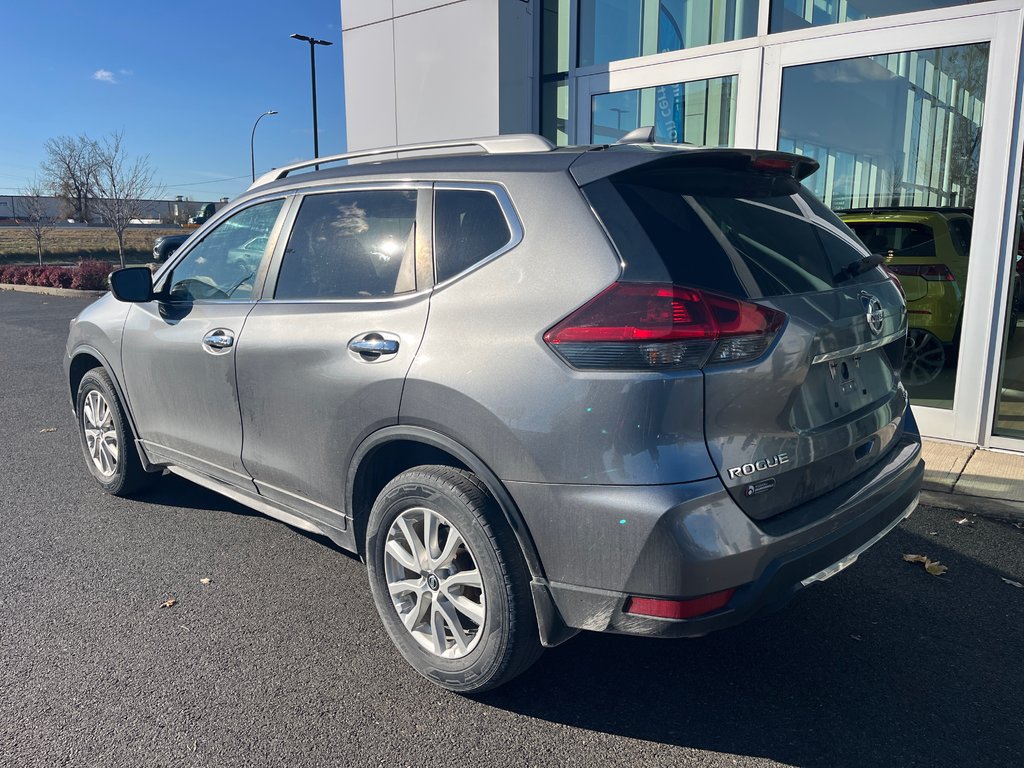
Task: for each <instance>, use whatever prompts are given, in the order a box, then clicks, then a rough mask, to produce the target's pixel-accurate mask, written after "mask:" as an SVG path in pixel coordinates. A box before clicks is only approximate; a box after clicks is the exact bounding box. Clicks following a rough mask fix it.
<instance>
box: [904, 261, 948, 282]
mask: <svg viewBox="0 0 1024 768" xmlns="http://www.w3.org/2000/svg"><path fill="white" fill-rule="evenodd" d="M888 269H889V271H890V272H892V273H893V274H895V275H905V276H907V277H920V278H923V279H925V280H929V281H935V282H945V283H952V282H953V281H954V280H955V279H956V278H955V277H953V273H952V272H950V271H949V267H947V266H946V265H945V264H899V265H889V268H888Z"/></svg>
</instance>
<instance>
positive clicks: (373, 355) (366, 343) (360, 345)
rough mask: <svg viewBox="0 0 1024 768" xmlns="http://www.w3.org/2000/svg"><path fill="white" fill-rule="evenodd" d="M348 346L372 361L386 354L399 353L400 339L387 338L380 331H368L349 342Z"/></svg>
mask: <svg viewBox="0 0 1024 768" xmlns="http://www.w3.org/2000/svg"><path fill="white" fill-rule="evenodd" d="M348 348H349V349H351V350H352V351H353V352H355V353H356V354H357V355H360V356H362V357H363V359H364V360H367V361H372V360H377V359H378V358H380V357H382V356H384V355H394V354H397V353H398V339H386V338H384V337H383V336H381V335H380V334H379V333H368V334H366V335H365V336H361V337H359V338H356V339H352V341H350V342H349V343H348Z"/></svg>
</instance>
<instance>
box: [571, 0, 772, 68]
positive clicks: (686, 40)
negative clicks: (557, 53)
mask: <svg viewBox="0 0 1024 768" xmlns="http://www.w3.org/2000/svg"><path fill="white" fill-rule="evenodd" d="M756 34H757V0H580V5H579V66H581V67H589V66H591V65H594V64H606V63H608V62H609V61H617V60H619V59H631V58H633V57H635V56H650V55H652V54H655V53H664V52H666V51H678V50H681V49H683V48H695V47H697V46H700V45H709V44H711V43H722V42H726V41H728V40H739V39H741V38H744V37H753V36H754V35H756Z"/></svg>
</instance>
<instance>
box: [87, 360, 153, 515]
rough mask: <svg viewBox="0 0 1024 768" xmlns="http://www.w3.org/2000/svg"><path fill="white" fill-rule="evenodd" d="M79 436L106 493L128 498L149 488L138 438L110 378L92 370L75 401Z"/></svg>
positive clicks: (98, 480) (97, 480)
mask: <svg viewBox="0 0 1024 768" xmlns="http://www.w3.org/2000/svg"><path fill="white" fill-rule="evenodd" d="M76 404H77V408H76V412H77V414H78V434H79V437H80V438H81V443H82V451H83V453H84V454H85V463H86V466H88V467H89V471H90V472H91V473H92V476H93V477H94V478H95V479H96V482H98V483H99V484H100V485H101V486H102V487H103V490H105V491H106V492H107V493H111V494H113V495H114V496H128V495H130V494H132V493H134V492H135V491H138V490H140V489H141V488H143V487H145V486H146V485H149V483H151V482H152V480H153V477H154V476H153V475H151V474H150V473H148V472H146V471H145V470H144V469H143V468H142V462H141V461H139V454H138V451H137V450H136V448H135V435H134V433H133V432H132V427H131V424H130V423H129V422H128V417H127V416H126V414H125V412H124V408H123V407H122V405H121V401H120V400H119V399H118V397H117V391H116V390H115V389H114V384H113V382H112V381H111V380H110V376H108V375H107V372H106V371H104V370H103V369H102V368H93V369H92V370H91V371H88V372H87V373H86V374H85V376H83V377H82V381H81V383H79V385H78V398H77V401H76Z"/></svg>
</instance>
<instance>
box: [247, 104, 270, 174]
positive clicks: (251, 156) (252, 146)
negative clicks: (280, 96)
mask: <svg viewBox="0 0 1024 768" xmlns="http://www.w3.org/2000/svg"><path fill="white" fill-rule="evenodd" d="M276 114H277V110H276V109H268V110H267V111H266V112H264V113H263V114H262V115H260V116H259V117H257V118H256V122H255V123H253V124H252V136H250V137H249V161H250V162H251V163H252V180H253V182H255V181H256V147H255V142H256V126H257V125H259V124H260V120H262V119H263V118H264V117H266V116H267V115H276Z"/></svg>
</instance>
